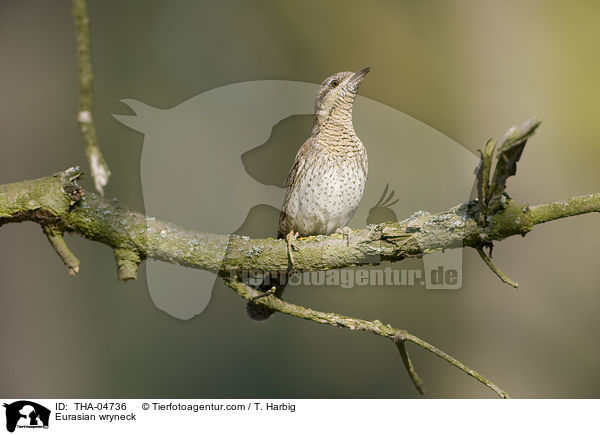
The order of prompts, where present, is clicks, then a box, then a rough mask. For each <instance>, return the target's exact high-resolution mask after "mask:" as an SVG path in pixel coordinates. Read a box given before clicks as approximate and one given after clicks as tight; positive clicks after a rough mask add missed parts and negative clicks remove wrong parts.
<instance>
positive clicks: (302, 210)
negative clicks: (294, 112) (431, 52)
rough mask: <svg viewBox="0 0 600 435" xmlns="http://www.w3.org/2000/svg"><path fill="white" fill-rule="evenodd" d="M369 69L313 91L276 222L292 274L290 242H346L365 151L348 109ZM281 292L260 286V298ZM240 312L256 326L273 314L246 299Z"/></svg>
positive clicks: (361, 185)
mask: <svg viewBox="0 0 600 435" xmlns="http://www.w3.org/2000/svg"><path fill="white" fill-rule="evenodd" d="M370 69H371V68H370V67H366V68H363V69H361V70H360V71H357V72H349V71H344V72H338V73H336V74H333V75H331V76H329V77H327V78H326V79H325V80H324V81H323V82H322V83H321V86H320V87H319V91H318V93H317V95H316V98H315V117H314V121H313V127H312V131H311V134H310V137H309V138H308V139H307V140H306V142H304V144H303V145H302V146H301V147H300V150H299V151H298V153H297V154H296V158H295V160H294V164H293V165H292V168H291V170H290V173H289V175H288V177H287V181H286V189H285V195H284V199H283V206H282V209H281V214H280V218H279V228H278V234H277V237H278V238H280V239H282V238H285V239H286V241H287V250H288V258H289V263H290V264H291V268H292V269H294V257H293V251H294V250H295V249H297V248H296V246H295V244H294V241H295V240H296V238H298V237H306V236H313V235H319V234H325V235H329V234H332V233H334V232H341V233H343V234H345V235H346V236H347V237H348V238H349V237H350V233H351V230H350V228H348V227H347V224H348V222H349V221H350V219H352V216H353V215H354V213H355V212H356V209H357V208H358V205H359V203H360V200H361V198H362V195H363V192H364V188H365V183H366V181H367V174H368V160H367V151H366V148H365V146H364V145H363V143H362V141H361V140H360V139H359V138H358V136H357V135H356V133H355V131H354V125H353V123H352V107H353V105H354V100H355V98H356V96H357V94H358V88H359V86H360V84H361V82H362V81H363V79H364V78H365V76H366V75H367V73H368V72H369V71H370ZM348 240H349V239H348ZM263 284H264V283H263ZM284 288H285V283H284V282H283V281H282V280H281V279H279V281H278V282H276V283H275V285H271V284H270V283H268V282H267V283H266V284H265V285H262V286H261V290H263V291H264V293H263V295H264V294H275V296H276V297H281V295H282V293H283V289H284ZM259 297H260V296H259ZM246 312H247V314H248V315H249V317H250V318H251V319H253V320H257V321H261V320H266V319H268V318H269V317H270V316H271V315H272V314H273V313H274V311H273V310H272V309H270V308H268V307H266V306H264V305H261V304H258V303H256V302H255V301H252V300H251V301H249V302H248V303H247V305H246Z"/></svg>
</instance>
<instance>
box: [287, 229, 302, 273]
mask: <svg viewBox="0 0 600 435" xmlns="http://www.w3.org/2000/svg"><path fill="white" fill-rule="evenodd" d="M298 236H299V234H298V233H297V232H294V230H292V231H290V232H289V233H288V235H287V236H285V240H286V241H287V251H288V257H289V259H290V265H291V266H292V269H295V268H296V265H295V263H294V252H293V251H298V250H299V249H300V248H298V246H297V245H296V244H295V243H294V242H295V241H296V239H297V238H298Z"/></svg>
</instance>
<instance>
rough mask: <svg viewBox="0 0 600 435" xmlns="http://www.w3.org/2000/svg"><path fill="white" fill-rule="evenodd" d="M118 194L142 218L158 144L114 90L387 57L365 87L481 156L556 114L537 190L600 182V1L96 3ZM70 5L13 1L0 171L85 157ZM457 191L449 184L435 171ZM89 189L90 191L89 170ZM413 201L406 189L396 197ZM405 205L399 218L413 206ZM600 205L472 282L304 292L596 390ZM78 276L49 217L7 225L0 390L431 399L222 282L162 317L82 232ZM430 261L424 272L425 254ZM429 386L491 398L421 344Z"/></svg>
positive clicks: (384, 358)
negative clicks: (202, 306) (135, 126)
mask: <svg viewBox="0 0 600 435" xmlns="http://www.w3.org/2000/svg"><path fill="white" fill-rule="evenodd" d="M89 6H90V18H91V26H92V28H91V30H92V41H93V50H94V51H93V61H94V67H95V71H96V96H97V101H96V120H97V128H98V134H99V140H100V143H101V146H102V148H103V151H104V154H105V157H106V159H107V161H108V162H109V164H110V166H111V169H112V171H113V177H112V179H111V181H110V184H109V185H108V187H107V189H106V194H107V196H108V197H109V198H112V197H118V198H119V199H121V200H123V201H125V202H126V203H128V204H130V205H131V206H132V207H134V208H136V209H138V210H143V209H144V204H143V199H142V192H141V183H140V173H139V170H140V168H139V160H140V155H141V146H142V142H143V137H142V135H140V134H139V133H136V132H134V131H132V130H130V129H128V128H127V127H125V126H123V125H121V124H119V123H118V122H117V121H116V120H114V119H113V118H112V117H111V115H110V114H111V113H125V112H126V110H127V109H124V108H123V106H122V105H121V103H119V100H120V99H121V98H135V99H139V100H142V101H145V102H148V103H149V104H152V105H154V106H155V107H161V108H168V107H172V106H174V105H176V104H179V103H180V102H182V101H184V100H186V99H188V98H189V97H191V96H194V95H197V94H198V93H200V92H203V91H206V90H209V89H213V88H215V87H219V86H222V85H225V84H229V83H235V82H240V81H247V80H263V79H283V80H299V81H306V82H313V83H316V82H320V81H321V80H322V79H323V78H324V77H326V76H328V75H329V74H331V73H332V72H335V71H340V70H348V69H358V68H359V67H362V66H365V65H371V66H372V67H373V71H372V73H371V74H370V75H369V79H368V80H366V81H365V82H364V83H363V85H362V86H361V90H360V93H361V95H365V96H367V97H369V98H372V99H375V100H378V101H380V102H382V103H385V104H387V105H389V106H392V107H394V108H396V109H398V110H400V111H403V112H405V113H407V114H409V115H411V116H414V117H415V118H417V119H419V120H421V121H423V122H425V123H427V124H429V125H430V126H432V127H433V128H435V129H437V130H439V131H441V132H442V133H444V134H446V135H447V136H449V137H450V138H452V139H454V140H456V141H457V142H458V143H460V144H462V145H464V146H465V147H467V148H469V149H471V150H476V149H477V148H479V147H480V146H481V145H482V144H483V143H484V141H485V140H486V139H487V138H488V137H489V136H495V137H500V136H501V135H502V134H503V133H504V131H505V130H506V128H507V127H509V126H510V125H513V124H515V123H519V122H522V121H524V120H526V119H528V118H529V117H530V116H532V115H538V116H539V117H541V118H542V119H543V120H544V123H543V124H542V127H541V129H540V130H539V132H538V133H537V134H536V136H535V137H534V138H533V140H532V141H531V142H530V144H529V145H528V148H527V149H526V151H525V154H524V156H523V158H522V160H521V163H520V164H519V172H518V175H517V177H515V178H514V179H512V180H511V181H510V183H509V192H510V194H511V196H512V197H513V198H515V199H516V200H518V201H520V202H523V203H531V204H535V203H539V202H544V201H551V200H558V199H563V198H566V197H568V196H572V195H577V194H584V193H591V192H597V191H599V190H600V171H598V162H599V159H600V147H599V146H598V139H597V138H598V136H599V135H600V122H599V121H600V116H599V113H600V112H599V111H598V109H597V107H598V101H599V99H600V79H599V78H598V77H600V58H599V57H598V55H597V53H598V50H597V48H598V46H599V45H600V26H598V25H597V24H598V20H599V19H600V3H597V2H589V1H576V2H553V1H542V0H539V1H522V0H521V1H502V2H500V1H495V2H492V1H480V0H472V1H422V2H414V1H373V2H364V1H362V2H358V1H329V2H321V1H302V2H300V1H296V2H276V1H271V2H267V1H265V2H262V1H222V2H217V1H214V2H204V1H181V0H179V1H169V2H167V1H141V0H136V1H132V0H127V1H114V0H112V1H106V0H105V1H93V0H92V1H90V5H89ZM73 36H74V35H73V25H72V20H71V15H70V2H68V1H53V2H42V1H23V0H10V1H9V0H2V1H1V3H0V58H1V59H2V67H1V68H0V96H1V104H0V149H1V154H0V183H7V182H12V181H18V180H22V179H27V178H35V177H40V176H45V175H48V174H51V173H54V172H57V171H59V170H62V169H65V168H67V167H69V166H72V165H74V164H80V165H82V166H84V167H85V159H84V155H83V149H82V146H81V139H80V135H79V131H78V127H77V125H76V123H75V117H76V107H77V84H76V75H75V74H76V64H75V47H74V38H73ZM440 182H444V180H440ZM85 186H86V188H88V189H90V190H91V189H92V184H91V181H90V179H89V177H88V178H87V179H86V180H85ZM398 194H399V196H400V197H401V195H402V193H401V192H398ZM399 217H400V216H399ZM597 229H598V216H597V215H585V216H580V217H576V218H570V219H565V220H562V221H557V222H553V223H548V224H545V225H542V226H540V227H536V228H535V229H534V231H532V232H531V233H530V234H529V235H527V237H525V238H524V239H523V238H520V237H514V238H511V239H508V240H506V241H503V242H502V243H499V244H498V245H497V246H496V248H495V250H494V258H495V262H496V264H498V265H499V267H500V268H501V269H503V270H504V271H505V272H506V273H507V274H508V275H509V276H510V277H511V278H513V279H515V280H517V281H519V282H520V284H521V288H520V289H519V290H514V289H512V288H510V287H508V286H506V285H503V284H502V283H501V282H499V280H498V279H497V278H496V277H495V276H494V275H493V274H492V272H491V271H490V270H489V269H487V267H486V266H485V265H484V264H483V263H482V262H481V260H480V259H479V257H478V255H477V254H476V253H475V252H473V251H466V252H465V255H464V260H465V265H464V271H463V273H464V285H463V288H462V290H459V291H448V292H432V291H426V290H424V289H423V288H422V287H418V288H400V289H393V288H373V289H365V288H360V289H355V290H350V291H349V290H343V289H328V290H326V291H324V290H323V289H320V290H319V289H318V288H313V289H308V290H307V291H303V292H294V294H293V296H290V299H291V300H293V301H294V302H298V303H300V304H302V305H307V306H311V307H313V308H316V309H322V310H331V311H337V312H341V313H345V314H349V315H354V316H358V317H362V318H367V319H374V318H377V319H380V320H382V321H383V322H384V323H388V322H389V323H391V324H393V325H395V326H397V327H400V328H405V329H407V330H409V331H410V332H412V333H414V334H416V335H418V336H420V337H422V338H424V339H426V340H428V341H430V342H431V343H433V344H435V345H437V346H439V347H440V348H441V349H443V350H445V351H447V352H449V353H450V354H452V355H453V356H455V357H456V358H458V359H460V360H461V361H463V362H465V363H466V364H468V365H469V366H471V367H473V368H475V369H477V370H479V371H480V372H481V373H483V374H484V375H486V376H488V377H489V378H491V379H492V380H493V381H495V382H497V383H498V384H499V385H500V386H501V387H503V388H504V389H506V390H507V391H508V392H509V393H510V394H511V395H513V396H515V397H599V396H600V374H598V370H597V367H598V365H599V363H600V349H598V347H597V346H595V345H594V343H597V342H598V340H599V338H600V328H598V326H599V323H598V322H599V321H598V317H597V311H598V307H599V306H600V292H599V290H600V278H599V276H598V266H599V265H600V264H599V261H598V251H599V249H600V235H599V234H598V230H597ZM67 241H68V243H69V244H70V246H71V248H72V250H73V251H74V252H75V253H76V255H77V256H78V257H79V258H80V260H81V262H82V266H81V272H80V273H79V274H78V275H77V276H76V277H75V278H70V277H69V276H68V274H67V272H66V270H65V268H64V267H63V266H62V263H61V262H60V260H59V259H58V258H57V256H56V254H55V253H54V252H53V251H52V250H51V248H50V247H49V245H48V243H47V242H46V240H45V238H44V236H43V234H42V232H41V231H40V229H39V226H37V225H34V224H32V223H24V224H18V225H16V224H15V225H7V226H4V227H2V228H0V286H1V287H0V288H1V290H0V310H1V311H0V345H1V347H2V349H3V351H2V356H1V357H0V396H2V397H185V398H193V397H340V398H342V397H352V398H370V397H380V398H394V397H409V398H412V397H418V394H417V393H416V391H415V389H414V387H413V386H412V384H411V382H410V380H409V378H408V375H407V374H406V372H405V370H404V368H403V367H402V363H401V361H400V358H399V356H398V354H397V351H396V350H395V349H394V347H393V345H392V344H391V343H389V342H387V341H385V340H383V339H381V338H378V337H374V336H370V335H368V334H362V333H355V332H349V331H342V330H338V329H335V328H331V327H326V326H320V325H317V324H311V323H309V322H304V321H301V320H298V319H294V318H291V317H286V316H283V315H277V316H274V317H273V318H272V319H271V320H270V321H268V322H265V323H264V324H255V323H252V322H250V321H249V320H248V319H247V318H246V316H245V314H244V310H243V306H244V302H243V301H242V300H241V299H240V298H239V297H238V296H237V295H235V294H234V293H233V292H232V291H231V290H229V289H227V288H225V287H224V286H223V285H222V284H220V285H218V286H217V288H216V289H215V291H214V293H213V296H212V300H211V303H210V305H209V306H208V308H207V310H206V311H205V312H203V313H202V314H201V315H199V316H197V317H195V318H193V319H191V320H188V321H182V320H178V319H175V318H173V317H170V316H169V315H167V314H166V313H164V312H162V311H160V310H158V309H157V308H155V306H154V304H153V303H152V301H151V299H150V297H149V295H148V291H147V288H146V283H145V279H144V276H145V274H144V273H143V272H144V270H143V267H144V266H142V269H141V270H140V279H139V280H138V281H136V282H129V283H127V284H123V283H120V282H118V281H117V279H116V271H115V265H114V260H113V256H112V252H111V250H110V249H109V248H108V247H106V246H104V245H101V244H98V243H91V242H88V241H85V240H83V239H81V238H79V237H76V236H68V240H67ZM415 264H417V263H415ZM410 348H411V349H412V350H413V352H412V354H413V359H414V362H415V365H416V367H417V368H418V370H419V372H420V374H421V376H422V377H423V378H424V380H425V382H426V385H427V395H426V397H462V398H465V397H494V394H493V393H492V392H490V391H489V390H487V389H486V388H484V387H483V386H481V385H480V384H479V383H477V382H476V381H474V380H473V379H471V378H469V377H467V376H466V375H464V374H463V373H461V372H459V371H458V370H456V369H455V368H452V367H450V366H449V365H447V364H446V363H444V362H443V361H441V360H439V359H438V358H435V357H433V356H432V355H430V354H428V353H426V352H425V351H423V350H421V349H418V348H414V347H412V346H411V347H410Z"/></svg>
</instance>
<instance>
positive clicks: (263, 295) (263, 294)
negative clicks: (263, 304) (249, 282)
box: [250, 286, 277, 301]
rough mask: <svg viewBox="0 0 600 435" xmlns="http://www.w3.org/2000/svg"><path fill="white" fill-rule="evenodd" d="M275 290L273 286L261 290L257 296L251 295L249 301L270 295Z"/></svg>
mask: <svg viewBox="0 0 600 435" xmlns="http://www.w3.org/2000/svg"><path fill="white" fill-rule="evenodd" d="M276 290H277V288H276V287H275V286H273V287H271V288H270V289H269V290H267V291H266V292H263V293H261V294H259V295H257V296H253V297H252V299H250V300H251V301H256V300H258V299H262V298H264V297H267V296H271V295H272V294H275V291H276Z"/></svg>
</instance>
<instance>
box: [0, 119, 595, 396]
mask: <svg viewBox="0 0 600 435" xmlns="http://www.w3.org/2000/svg"><path fill="white" fill-rule="evenodd" d="M538 126H539V121H538V120H537V119H535V118H532V119H531V120H529V121H527V122H525V123H523V124H521V125H520V126H516V127H513V128H511V129H510V130H509V131H508V133H507V134H506V135H505V137H504V139H503V141H502V144H501V145H500V147H499V151H498V164H497V165H496V168H495V170H494V176H493V178H492V180H491V181H490V173H491V158H492V154H493V152H494V149H495V146H494V142H493V141H491V140H490V141H488V143H487V144H486V146H485V148H484V150H483V151H482V152H481V162H480V165H479V167H478V169H477V170H476V172H475V174H476V179H477V185H478V189H477V191H478V194H479V195H480V196H481V197H482V198H481V199H480V200H473V201H469V202H467V203H463V204H460V205H458V206H456V207H454V208H452V209H450V210H448V211H447V212H443V213H438V214H432V213H427V212H417V213H415V214H413V215H412V216H409V217H408V218H406V219H404V220H403V221H400V222H388V223H383V224H379V225H369V226H367V227H366V228H363V229H360V230H356V231H353V233H352V237H351V238H350V240H347V239H345V238H344V237H343V236H342V235H340V234H332V235H329V236H312V237H305V238H301V239H298V240H297V241H296V242H295V244H296V245H297V246H298V248H299V250H298V252H297V253H296V255H295V259H294V262H293V265H294V266H293V267H295V268H296V269H297V270H304V271H311V270H327V269H335V268H346V267H352V266H359V265H365V264H379V263H381V262H382V261H400V260H403V259H404V258H407V257H420V256H423V255H425V254H429V253H431V252H435V251H439V250H444V249H453V248H460V247H462V246H469V247H472V248H474V249H476V250H477V252H478V253H479V255H480V256H481V258H482V259H483V260H484V262H485V263H486V264H487V265H488V266H489V267H490V268H491V269H492V270H493V271H494V272H495V273H496V274H497V275H498V276H499V277H500V278H501V279H502V280H503V281H504V282H506V283H508V284H510V285H513V286H515V287H516V286H518V284H516V283H515V282H513V281H512V280H510V279H509V278H508V277H507V276H506V275H505V274H504V273H502V272H501V271H500V270H499V269H498V268H497V267H496V266H495V265H494V264H493V263H492V262H491V260H490V259H489V257H488V256H487V255H486V254H485V252H484V251H483V248H484V247H485V246H487V247H489V248H490V250H491V248H492V244H493V242H494V241H499V240H503V239H505V238H507V237H510V236H513V235H517V234H520V235H522V236H524V235H525V234H527V233H528V232H529V231H531V230H532V228H533V227H534V226H535V225H539V224H541V223H544V222H549V221H552V220H556V219H561V218H565V217H568V216H575V215H579V214H583V213H591V212H600V193H595V194H590V195H583V196H576V197H573V198H570V199H567V200H564V201H559V202H551V203H547V204H539V205H535V206H531V207H530V206H522V205H519V204H517V203H516V202H515V201H513V200H512V199H511V198H510V197H509V196H508V195H507V194H506V192H505V190H506V180H507V179H508V177H510V176H512V175H515V173H516V165H517V162H518V160H519V158H520V156H521V154H522V152H523V149H524V147H525V144H526V142H527V139H528V138H529V137H530V136H531V135H532V134H533V132H534V131H535V129H536V128H537V127H538ZM81 175H82V173H81V171H80V170H79V168H78V167H74V168H69V169H67V170H66V171H64V172H59V173H57V174H54V175H53V176H50V177H44V178H39V179H37V180H28V181H21V182H17V183H11V184H5V185H0V226H1V225H3V224H6V223H9V222H23V221H33V222H37V223H39V224H41V225H42V227H43V229H44V232H45V233H46V235H47V236H48V240H49V242H50V244H51V245H52V247H53V248H54V249H55V251H56V252H57V253H58V254H59V256H60V257H61V258H62V260H63V261H64V263H65V264H66V265H67V266H68V267H69V270H70V273H71V274H74V273H75V272H76V271H77V270H78V267H79V261H78V260H77V259H76V258H75V256H74V255H73V254H72V253H71V251H70V250H69V248H68V247H67V245H66V243H65V241H64V239H63V237H62V234H63V233H64V232H65V231H70V232H74V233H77V234H80V235H81V236H83V237H85V238H87V239H89V240H94V241H98V242H101V243H104V244H106V245H108V246H110V247H112V248H113V252H114V255H115V259H116V261H117V267H118V277H119V279H121V280H125V281H126V280H129V279H135V278H136V277H137V267H138V265H139V264H140V262H141V261H142V260H143V259H145V258H154V259H157V260H162V261H166V262H169V263H173V264H179V265H182V266H187V267H194V268H199V269H205V270H209V271H212V272H215V273H217V274H219V275H221V276H222V277H223V278H224V279H225V282H226V283H227V285H228V286H229V287H231V288H232V289H233V290H234V291H235V292H236V293H237V294H238V295H240V296H241V297H243V298H244V299H247V300H252V301H253V302H254V303H257V304H261V305H265V306H267V307H269V308H271V309H272V310H275V311H279V312H281V313H285V314H289V315H291V316H294V317H298V318H301V319H306V320H312V321H314V322H318V323H322V324H328V325H332V326H337V327H341V328H347V329H351V330H360V331H367V332H371V333H373V334H376V335H380V336H382V337H386V338H388V339H391V340H392V341H393V342H394V343H395V345H396V347H397V348H398V350H399V352H400V356H401V358H402V361H403V363H404V366H405V368H406V370H407V371H408V373H409V375H410V377H411V380H412V381H413V383H414V384H415V387H416V388H417V389H418V390H419V392H421V393H423V391H424V386H423V382H422V380H421V378H420V377H419V375H418V374H417V372H416V370H415V368H414V366H413V364H412V361H411V360H410V358H409V355H408V353H407V350H406V347H405V342H406V341H409V342H412V343H415V344H416V345H418V346H420V347H422V348H423V349H426V350H428V351H430V352H432V353H433V354H435V355H436V356H438V357H440V358H442V359H443V360H445V361H447V362H449V363H450V364H452V365H453V366H455V367H457V368H458V369H460V370H462V371H463V372H465V373H467V374H468V375H470V376H472V377H474V378H475V379H477V380H478V381H479V382H481V383H482V384H484V385H486V386H487V387H488V388H490V389H492V390H493V391H495V392H496V393H497V394H498V395H499V396H500V397H504V398H507V397H508V394H507V393H506V392H504V391H503V390H502V389H500V388H499V387H498V386H497V385H495V384H494V383H492V382H491V381H490V380H489V379H487V378H485V377H484V376H482V375H480V374H479V373H477V372H476V371H474V370H472V369H470V368H469V367H467V366H466V365H464V364H463V363H461V362H460V361H458V360H456V359H455V358H453V357H451V356H450V355H448V354H446V353H445V352H442V351H441V350H439V349H438V348H436V347H435V346H433V345H431V344H429V343H427V342H426V341H424V340H422V339H420V338H419V337H416V336H414V335H412V334H410V333H408V332H407V331H404V330H401V329H396V328H393V327H392V326H390V325H383V323H381V322H380V321H379V320H374V321H367V320H361V319H356V318H352V317H347V316H343V315H341V314H335V313H323V312H320V311H315V310H312V309H310V308H305V307H302V306H299V305H294V304H291V303H289V302H286V301H283V300H281V299H279V298H278V297H276V295H275V294H274V292H272V291H267V292H264V293H263V292H260V291H258V290H255V289H253V288H252V287H249V286H248V285H246V284H245V283H244V282H243V277H242V276H241V275H242V274H243V272H244V271H248V270H252V271H263V272H273V271H284V272H289V270H288V267H289V265H288V249H287V244H286V241H284V240H275V239H250V238H249V237H246V236H235V235H223V234H210V233H201V232H196V231H192V230H187V229H184V228H181V227H178V226H177V225H175V224H172V223H169V222H164V221H161V220H158V219H155V218H152V217H146V216H144V215H142V214H140V213H137V212H135V211H133V210H131V209H130V208H129V207H127V206H126V205H123V204H120V203H118V202H117V201H108V200H106V199H104V198H102V197H98V196H96V195H95V194H90V195H87V196H86V194H85V192H84V191H83V189H82V188H81V187H80V186H79V183H78V180H79V178H80V177H81Z"/></svg>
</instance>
